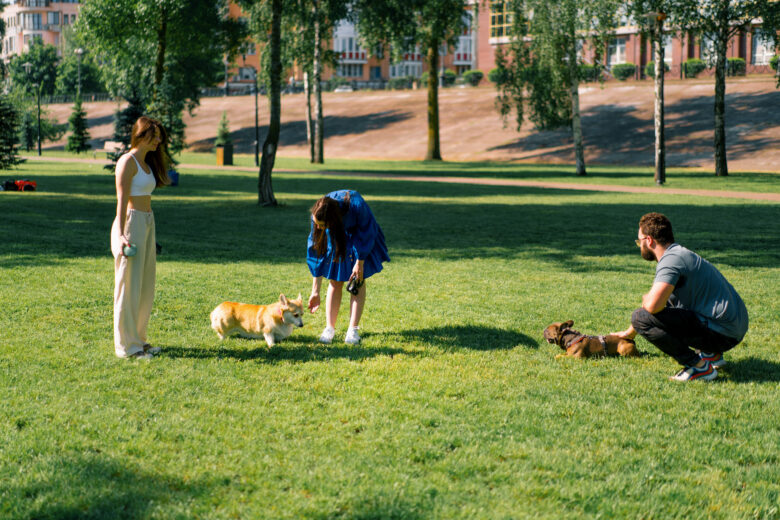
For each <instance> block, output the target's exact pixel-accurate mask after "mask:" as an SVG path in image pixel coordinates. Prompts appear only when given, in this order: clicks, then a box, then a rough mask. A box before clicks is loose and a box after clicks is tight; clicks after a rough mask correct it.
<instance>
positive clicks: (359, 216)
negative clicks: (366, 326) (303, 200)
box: [306, 190, 390, 345]
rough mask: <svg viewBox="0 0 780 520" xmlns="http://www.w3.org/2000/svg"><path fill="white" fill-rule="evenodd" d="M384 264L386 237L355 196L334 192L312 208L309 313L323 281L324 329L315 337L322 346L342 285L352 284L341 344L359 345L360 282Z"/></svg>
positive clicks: (329, 337)
mask: <svg viewBox="0 0 780 520" xmlns="http://www.w3.org/2000/svg"><path fill="white" fill-rule="evenodd" d="M389 260H390V257H389V256H388V254H387V246H386V245H385V235H384V234H383V233H382V229H381V228H380V227H379V224H378V223H377V221H376V219H374V215H373V213H371V208H369V207H368V204H366V201H365V200H363V197H362V196H361V195H360V193H358V192H356V191H353V190H339V191H334V192H331V193H328V194H327V195H325V196H324V197H322V198H321V199H319V200H318V201H317V202H316V203H315V204H314V206H313V207H312V208H311V233H310V234H309V244H308V251H307V255H306V261H307V263H308V264H309V271H311V274H312V276H313V277H314V280H313V282H312V288H311V296H310V297H309V310H310V311H311V312H312V313H314V312H316V311H317V309H319V307H320V286H321V285H322V279H323V278H327V279H328V282H329V284H328V296H327V298H326V300H325V314H326V321H327V326H326V327H325V330H323V331H322V334H321V335H320V341H321V342H322V343H330V342H332V341H333V337H334V336H335V335H336V318H338V315H339V307H341V295H342V289H343V287H344V282H348V281H351V280H353V279H354V280H355V281H356V283H357V285H359V287H358V288H357V289H356V291H355V293H352V296H351V298H350V306H349V307H350V317H349V329H348V330H347V335H346V337H345V338H344V342H345V343H347V344H350V345H356V344H358V343H360V335H359V334H358V326H359V324H360V317H361V315H362V314H363V307H364V305H365V303H366V286H365V283H363V282H364V280H365V279H366V278H368V277H370V276H371V275H373V274H375V273H378V272H379V271H381V270H382V262H387V261H389Z"/></svg>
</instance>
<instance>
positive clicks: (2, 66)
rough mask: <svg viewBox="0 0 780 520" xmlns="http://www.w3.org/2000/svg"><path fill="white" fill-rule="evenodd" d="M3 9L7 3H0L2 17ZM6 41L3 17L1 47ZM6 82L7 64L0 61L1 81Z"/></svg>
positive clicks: (0, 31)
mask: <svg viewBox="0 0 780 520" xmlns="http://www.w3.org/2000/svg"><path fill="white" fill-rule="evenodd" d="M3 9H5V2H0V15H2V14H3ZM4 41H5V20H3V17H2V16H0V45H3V43H2V42H4ZM3 80H5V63H3V61H2V60H0V81H3Z"/></svg>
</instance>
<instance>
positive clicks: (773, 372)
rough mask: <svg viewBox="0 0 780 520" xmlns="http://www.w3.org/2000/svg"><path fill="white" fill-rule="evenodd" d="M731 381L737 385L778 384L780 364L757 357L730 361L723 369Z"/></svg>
mask: <svg viewBox="0 0 780 520" xmlns="http://www.w3.org/2000/svg"><path fill="white" fill-rule="evenodd" d="M718 370H723V372H724V373H725V374H727V375H728V380H729V381H734V382H735V383H777V382H779V381H780V363H776V362H774V361H767V360H766V359H761V358H757V357H749V358H746V359H738V360H736V361H731V360H729V362H728V364H727V365H726V366H725V367H723V369H718Z"/></svg>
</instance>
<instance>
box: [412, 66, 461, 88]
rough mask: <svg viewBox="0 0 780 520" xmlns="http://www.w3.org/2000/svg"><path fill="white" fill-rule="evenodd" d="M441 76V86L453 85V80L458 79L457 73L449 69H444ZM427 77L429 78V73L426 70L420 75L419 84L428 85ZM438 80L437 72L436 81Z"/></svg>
mask: <svg viewBox="0 0 780 520" xmlns="http://www.w3.org/2000/svg"><path fill="white" fill-rule="evenodd" d="M443 76H444V78H443V79H442V86H444V87H451V86H453V85H454V84H455V80H456V79H458V75H457V74H455V71H453V70H450V69H447V70H445V71H444V74H443ZM428 78H429V74H428V71H427V70H426V71H425V72H423V73H422V75H421V76H420V85H422V86H423V87H427V86H428ZM438 80H439V75H438V74H437V75H436V81H438Z"/></svg>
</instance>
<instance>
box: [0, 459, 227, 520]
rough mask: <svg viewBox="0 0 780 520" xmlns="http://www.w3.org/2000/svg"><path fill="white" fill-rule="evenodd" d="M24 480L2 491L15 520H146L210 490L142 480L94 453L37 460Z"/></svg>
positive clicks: (155, 477) (167, 479) (170, 480)
mask: <svg viewBox="0 0 780 520" xmlns="http://www.w3.org/2000/svg"><path fill="white" fill-rule="evenodd" d="M24 474H26V475H28V477H27V478H25V479H20V480H23V483H22V484H20V485H18V486H16V487H13V486H11V487H5V486H4V487H5V493H4V499H5V500H7V504H10V505H11V506H12V507H11V509H10V510H14V511H16V512H17V513H21V515H20V516H18V517H15V518H40V519H44V518H46V519H57V520H60V519H62V520H64V519H76V518H79V519H90V518H95V519H98V518H112V519H119V520H122V519H127V520H133V519H137V518H147V517H148V516H149V515H150V508H151V507H158V506H159V504H161V503H164V504H170V503H171V502H177V501H180V502H182V503H189V502H191V500H192V499H193V498H194V497H197V496H201V495H204V494H207V493H209V492H211V491H210V488H211V487H212V485H211V484H204V483H202V482H197V481H195V482H193V481H192V480H189V481H186V482H185V481H184V480H181V479H179V478H177V477H172V476H161V475H160V474H158V473H155V474H145V473H143V472H141V471H138V470H136V469H133V468H131V467H129V466H127V465H125V464H122V463H120V462H118V461H116V460H114V459H112V458H110V457H107V456H106V455H104V454H102V453H100V452H99V450H94V449H93V450H92V451H90V452H87V453H84V454H79V455H72V456H67V455H66V456H61V457H56V458H53V460H52V458H46V457H41V458H39V459H36V460H35V462H33V463H31V464H30V465H29V466H28V467H27V468H25V473H24ZM30 475H34V477H31V476H30ZM10 510H9V511H10Z"/></svg>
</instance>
